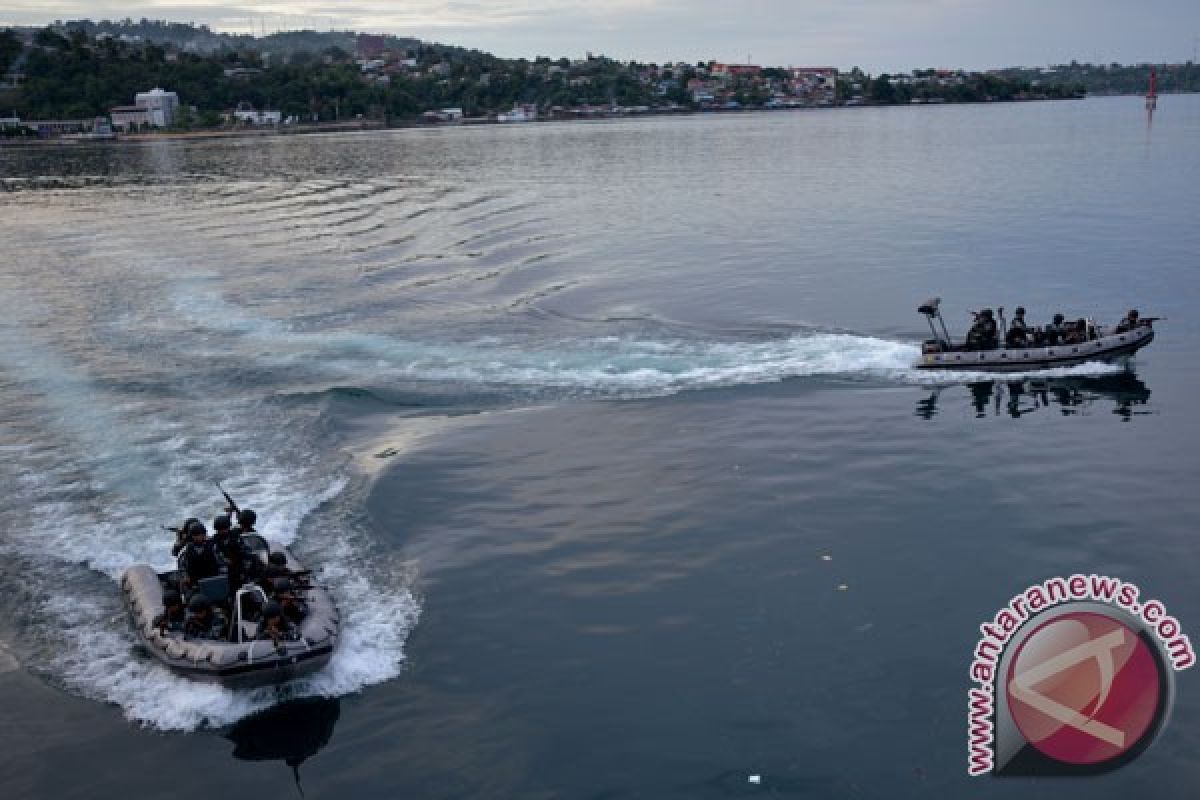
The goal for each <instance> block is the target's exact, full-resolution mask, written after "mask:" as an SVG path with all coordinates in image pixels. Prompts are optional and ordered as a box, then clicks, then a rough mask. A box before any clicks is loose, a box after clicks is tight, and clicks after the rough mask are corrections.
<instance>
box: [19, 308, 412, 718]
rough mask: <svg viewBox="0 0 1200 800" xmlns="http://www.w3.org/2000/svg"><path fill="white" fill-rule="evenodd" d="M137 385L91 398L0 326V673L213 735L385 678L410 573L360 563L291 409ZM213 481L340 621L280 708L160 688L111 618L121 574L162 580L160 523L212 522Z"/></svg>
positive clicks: (49, 353) (342, 496) (306, 429)
mask: <svg viewBox="0 0 1200 800" xmlns="http://www.w3.org/2000/svg"><path fill="white" fill-rule="evenodd" d="M145 377H146V376H143V380H141V381H139V382H137V383H135V384H133V385H132V386H130V387H119V386H117V385H113V384H105V383H104V382H101V381H98V380H95V379H93V378H92V377H91V376H90V375H89V374H88V372H87V371H86V370H85V369H83V368H82V367H80V366H78V365H77V364H75V363H74V362H73V361H72V360H71V359H69V358H67V357H65V356H64V355H62V354H61V352H59V351H56V350H55V349H54V348H50V347H47V346H45V345H43V344H39V343H37V342H36V340H35V339H33V338H32V337H29V336H24V337H19V336H16V335H14V331H13V330H12V329H11V328H0V395H3V396H4V398H5V400H6V401H8V402H7V406H6V407H7V408H8V410H9V412H10V413H11V418H12V420H13V424H12V425H10V426H6V427H5V428H4V429H3V430H0V448H2V449H3V454H4V456H5V457H4V458H3V459H0V480H3V482H4V485H5V486H6V487H7V489H6V494H7V495H8V496H7V502H6V503H5V504H4V506H3V507H2V508H0V526H2V527H0V579H2V582H3V584H4V586H5V587H6V593H5V595H6V596H5V597H4V598H0V611H3V612H4V613H5V615H6V617H7V618H8V619H12V620H15V621H16V623H17V624H16V631H15V632H14V634H13V635H12V637H11V639H10V640H9V641H7V642H6V644H5V646H4V649H3V650H0V656H3V659H0V661H3V663H0V670H3V669H4V665H5V664H7V663H9V661H10V660H11V661H12V663H17V661H18V660H19V662H20V663H22V664H24V665H26V667H27V668H28V669H30V670H31V671H33V672H35V673H37V674H40V675H42V676H43V677H45V678H46V679H47V680H49V681H51V682H53V683H55V684H56V685H59V686H62V687H64V688H66V689H68V690H70V691H72V692H74V693H77V694H80V695H82V696H86V697H90V698H94V699H97V700H100V701H104V702H109V703H113V704H116V705H118V706H119V707H120V708H121V709H122V710H123V712H124V714H125V715H126V716H127V717H128V718H129V719H130V720H133V721H136V722H138V723H140V724H143V725H146V726H149V727H153V728H157V729H162V730H193V729H196V728H200V727H206V726H212V727H220V726H224V725H228V724H231V723H233V722H235V721H237V720H238V719H240V718H242V717H244V716H246V715H248V714H251V713H253V712H255V711H258V710H261V709H263V708H266V707H268V706H271V705H274V704H275V703H277V702H279V700H280V699H281V696H283V697H297V696H309V695H320V696H337V695H342V694H347V693H352V692H355V691H359V690H361V689H362V688H363V687H365V686H368V685H371V684H375V683H380V682H383V681H386V680H389V679H391V678H394V677H396V676H397V675H398V674H399V673H400V669H401V666H402V663H403V660H404V643H405V640H406V638H407V636H408V633H409V631H410V630H411V629H412V627H413V625H415V624H416V620H417V616H418V614H419V610H420V609H419V605H418V602H417V599H416V597H415V596H414V594H413V592H412V590H411V585H412V582H413V576H412V575H411V574H410V570H409V568H408V567H407V566H406V565H405V564H404V563H402V562H400V561H398V560H389V558H388V557H387V556H382V557H381V556H380V555H379V554H378V553H377V552H375V551H376V548H375V547H374V546H373V542H372V541H371V535H370V532H369V528H368V526H367V524H366V522H365V520H363V519H361V518H359V517H358V516H355V514H354V513H353V512H351V511H347V509H357V508H361V503H360V502H359V501H358V499H357V498H356V497H355V493H356V491H359V490H360V488H359V487H358V486H357V484H355V483H353V482H351V481H349V480H348V479H347V478H346V477H345V476H346V475H347V474H348V473H349V470H348V469H347V464H348V457H340V458H339V457H338V456H336V455H335V454H332V453H331V452H330V451H329V447H328V444H327V443H326V442H325V441H324V440H322V439H321V437H320V434H319V432H318V431H319V426H317V425H314V424H312V420H311V419H305V417H304V416H303V415H298V413H297V411H296V410H295V409H281V408H277V407H274V406H272V405H271V404H270V403H264V402H263V401H262V400H261V399H259V398H257V397H255V396H249V395H243V394H239V393H237V392H234V391H229V392H227V393H225V394H224V395H223V396H222V397H221V398H220V402H214V401H213V400H212V399H211V398H208V397H206V396H204V395H200V396H192V395H189V394H188V393H180V392H177V391H176V390H175V389H173V388H172V387H171V386H169V385H167V384H157V385H156V384H153V383H151V382H149V381H148V380H146V379H145ZM309 413H310V416H312V417H315V414H313V413H311V412H309ZM214 478H217V479H222V480H223V481H225V482H226V488H227V489H229V490H230V492H231V493H232V494H233V496H234V497H236V498H238V499H239V501H241V502H243V503H245V504H246V505H248V506H253V507H254V508H255V509H256V510H258V512H259V518H260V520H261V521H262V525H261V526H260V529H261V530H262V532H263V533H264V535H266V536H267V537H268V538H269V539H272V540H274V541H277V542H280V543H282V544H286V545H288V546H289V547H290V548H291V549H293V550H294V551H295V552H297V553H300V554H303V556H304V559H305V560H306V561H308V562H310V563H312V564H313V565H314V566H316V567H318V579H319V580H320V581H321V582H322V584H323V585H324V586H326V587H327V588H328V589H329V590H330V592H331V593H332V595H333V596H334V598H335V602H337V604H338V606H339V608H340V609H341V612H342V619H343V636H342V639H341V641H340V643H339V646H338V648H337V650H336V652H335V654H334V657H333V659H332V661H331V663H330V664H329V665H328V666H327V667H326V668H325V669H324V670H322V671H321V672H319V673H317V674H316V675H314V676H312V677H311V678H309V679H306V680H304V681H298V682H295V683H292V684H289V685H288V686H287V687H285V690H284V691H285V692H286V694H283V695H281V693H280V691H276V690H271V689H267V690H255V691H233V690H229V689H224V688H221V687H217V686H209V685H204V684H198V683H195V682H192V681H189V680H187V679H185V678H181V677H178V676H175V675H173V674H171V673H170V672H169V671H168V670H167V669H165V668H163V667H162V666H160V665H159V664H157V663H156V662H155V661H154V660H153V659H152V658H151V657H150V656H149V655H148V654H145V653H141V652H139V647H138V644H137V640H136V637H135V636H134V634H133V632H132V630H131V629H130V627H129V623H128V620H127V616H126V614H125V612H124V610H123V609H122V607H121V604H120V591H119V590H118V588H117V580H118V578H119V575H120V574H121V572H122V571H123V570H124V569H125V568H126V567H128V566H130V565H132V564H136V563H148V564H151V565H154V566H155V567H156V568H160V569H165V568H168V567H169V566H170V564H171V557H170V544H171V541H172V540H173V535H172V534H171V533H169V532H166V531H163V530H161V528H160V526H161V525H162V524H178V523H179V521H180V519H181V518H182V517H183V516H187V515H190V514H195V515H197V516H201V517H210V516H211V515H212V514H215V513H216V512H217V511H218V510H219V507H220V497H219V495H218V494H217V493H216V488H215V487H214V486H213V485H212V481H213V479H214Z"/></svg>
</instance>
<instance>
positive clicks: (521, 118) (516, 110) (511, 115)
mask: <svg viewBox="0 0 1200 800" xmlns="http://www.w3.org/2000/svg"><path fill="white" fill-rule="evenodd" d="M537 118H538V110H537V106H536V105H533V104H530V103H525V104H522V105H515V106H513V109H512V111H505V112H501V113H500V114H497V115H496V121H497V122H533V121H534V120H536V119H537Z"/></svg>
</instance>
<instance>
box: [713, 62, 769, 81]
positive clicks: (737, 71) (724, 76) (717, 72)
mask: <svg viewBox="0 0 1200 800" xmlns="http://www.w3.org/2000/svg"><path fill="white" fill-rule="evenodd" d="M761 74H762V67H760V66H758V65H757V64H713V67H712V76H713V77H714V78H720V79H721V80H736V79H738V78H747V79H753V78H757V77H758V76H759V75H761Z"/></svg>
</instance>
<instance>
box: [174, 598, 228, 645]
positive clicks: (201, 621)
mask: <svg viewBox="0 0 1200 800" xmlns="http://www.w3.org/2000/svg"><path fill="white" fill-rule="evenodd" d="M226 628H227V623H226V621H225V617H224V615H223V614H221V613H220V611H219V610H218V609H214V608H213V604H212V601H211V600H209V599H208V598H207V597H205V596H204V595H202V594H197V595H194V596H193V597H192V599H191V600H189V601H188V616H187V621H186V622H184V624H183V635H184V636H186V637H189V638H192V639H214V640H223V639H224V638H225V631H226Z"/></svg>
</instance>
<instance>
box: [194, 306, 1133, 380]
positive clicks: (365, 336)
mask: <svg viewBox="0 0 1200 800" xmlns="http://www.w3.org/2000/svg"><path fill="white" fill-rule="evenodd" d="M212 302H221V303H223V301H214V300H212V299H211V298H210V299H209V300H208V301H206V302H204V303H198V302H196V301H195V300H194V299H192V298H189V299H188V301H187V302H186V303H183V302H181V303H180V304H179V305H178V306H177V308H176V311H177V312H178V313H186V312H187V309H190V308H195V307H197V306H199V307H204V306H206V305H208V304H209V303H212ZM223 305H224V306H225V307H228V304H224V303H223ZM193 323H194V324H199V325H206V326H207V325H208V323H206V322H205V320H204V319H203V318H202V317H200V316H197V317H195V318H194V319H193ZM626 326H627V327H633V328H637V330H624V331H621V332H617V333H607V334H602V335H594V334H590V333H589V332H588V331H579V330H570V331H567V332H564V333H562V334H561V335H558V336H553V337H552V336H548V335H546V333H545V332H533V333H530V332H521V333H520V334H514V335H489V336H483V337H478V338H475V339H471V340H465V341H463V340H459V341H446V342H433V341H425V340H416V339H411V338H407V337H405V336H404V335H402V334H389V333H375V332H361V331H350V330H295V329H291V328H289V327H288V326H286V325H284V324H282V323H280V322H277V321H274V320H269V319H257V318H252V317H249V316H247V315H237V314H234V315H233V317H232V318H229V317H225V318H223V320H222V328H221V329H220V330H217V329H214V330H212V331H211V333H212V334H215V335H218V336H224V337H228V341H218V342H214V341H211V340H209V341H208V343H207V344H206V345H205V346H204V347H205V349H204V350H202V351H200V353H199V354H200V355H207V356H208V357H217V356H218V355H219V354H220V353H222V352H226V350H225V348H228V347H235V348H237V350H238V351H240V352H242V353H244V354H245V355H246V356H247V357H249V358H251V359H253V361H254V363H255V364H257V365H259V366H262V367H267V368H274V369H276V370H278V371H280V372H281V373H283V372H287V373H289V374H293V375H294V374H297V372H305V371H307V372H310V373H312V374H311V376H310V377H311V378H312V380H313V381H317V382H321V381H326V382H327V381H330V380H334V381H339V382H349V384H351V385H361V384H362V380H361V379H362V377H363V376H371V381H370V385H372V386H374V387H376V388H381V387H387V386H388V385H389V384H393V385H395V384H412V383H420V384H426V385H440V386H454V387H459V388H461V389H464V390H466V389H480V388H492V389H497V390H504V389H509V390H514V389H515V390H518V391H519V392H524V393H531V394H535V395H537V396H539V397H544V396H546V395H551V396H560V397H572V396H577V397H615V398H625V397H652V396H661V395H669V394H676V393H679V392H684V391H692V390H701V389H715V388H727V387H734V386H741V385H753V384H765V383H773V382H779V381H785V380H791V379H799V378H824V379H831V380H843V381H847V382H863V381H875V382H882V383H886V384H902V385H919V386H926V385H940V384H949V383H967V382H973V381H979V380H995V379H996V377H995V375H993V374H990V373H984V372H972V371H954V372H952V371H942V372H939V373H938V374H936V375H933V374H930V373H929V372H928V371H925V370H919V369H916V368H914V367H913V364H914V362H916V361H917V359H918V358H919V357H920V347H919V345H917V344H914V343H910V342H903V341H896V340H892V339H885V338H881V337H876V336H867V335H860V334H853V333H841V332H825V331H820V330H811V329H806V330H793V331H789V332H785V333H782V334H780V333H778V332H774V333H771V334H764V335H762V336H753V335H751V336H749V337H746V336H743V338H740V339H732V338H725V337H721V338H701V337H698V336H697V332H696V331H695V330H688V331H687V335H680V334H679V332H678V331H676V330H673V329H672V327H671V326H670V325H666V324H663V323H650V322H647V321H640V322H639V321H636V320H635V321H626ZM1120 370H1121V368H1120V367H1114V366H1112V365H1109V364H1103V363H1100V362H1096V363H1088V364H1082V365H1079V366H1076V367H1070V368H1062V369H1054V370H1041V371H1037V372H1029V373H1010V374H1009V377H1011V378H1012V379H1020V378H1021V377H1030V376H1034V375H1044V376H1047V377H1069V376H1079V375H1102V374H1110V373H1112V372H1119V371H1120Z"/></svg>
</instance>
